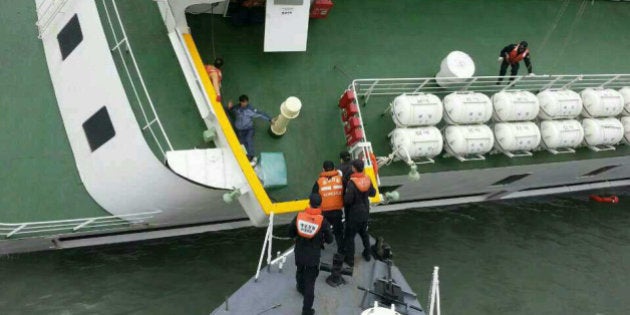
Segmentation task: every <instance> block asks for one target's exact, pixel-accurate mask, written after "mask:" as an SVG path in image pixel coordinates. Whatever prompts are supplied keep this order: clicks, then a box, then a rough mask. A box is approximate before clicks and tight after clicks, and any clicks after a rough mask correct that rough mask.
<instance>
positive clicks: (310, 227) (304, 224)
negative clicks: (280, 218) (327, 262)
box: [288, 194, 333, 315]
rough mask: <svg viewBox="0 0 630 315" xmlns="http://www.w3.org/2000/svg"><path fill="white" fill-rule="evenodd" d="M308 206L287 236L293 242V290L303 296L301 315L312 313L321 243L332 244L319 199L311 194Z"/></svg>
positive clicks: (331, 237) (292, 222)
mask: <svg viewBox="0 0 630 315" xmlns="http://www.w3.org/2000/svg"><path fill="white" fill-rule="evenodd" d="M309 203H310V205H309V207H308V208H306V209H305V210H304V211H302V212H300V213H298V215H297V216H296V217H295V218H294V219H293V221H291V223H289V232H288V234H289V237H292V238H294V239H295V265H296V266H297V270H296V272H295V280H296V282H297V285H296V288H297V290H298V292H300V294H302V295H303V296H304V300H303V302H302V315H312V314H315V310H314V309H313V302H314V300H315V280H317V275H319V259H320V257H321V250H322V244H324V242H326V243H327V244H330V243H332V241H333V235H332V232H331V231H330V224H329V223H328V221H326V219H324V217H323V216H322V209H321V208H320V205H321V203H322V198H321V197H320V196H319V195H318V194H311V196H310V202H309Z"/></svg>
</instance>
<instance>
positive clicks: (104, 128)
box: [83, 106, 116, 152]
mask: <svg viewBox="0 0 630 315" xmlns="http://www.w3.org/2000/svg"><path fill="white" fill-rule="evenodd" d="M83 131H84V132H85V136H86V137H87V140H88V143H89V144H90V149H92V152H94V151H96V149H98V148H100V147H101V146H102V145H103V144H105V143H106V142H107V141H109V140H110V139H111V138H113V137H114V136H115V135H116V131H115V130H114V125H112V120H111V119H110V118H109V113H108V112H107V108H106V107H105V106H103V107H102V108H101V109H99V110H98V112H96V114H94V115H92V117H90V118H89V119H88V120H86V121H85V122H84V123H83Z"/></svg>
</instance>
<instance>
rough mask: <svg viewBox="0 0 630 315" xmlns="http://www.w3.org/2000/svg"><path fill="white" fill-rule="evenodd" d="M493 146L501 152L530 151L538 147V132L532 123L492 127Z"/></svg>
mask: <svg viewBox="0 0 630 315" xmlns="http://www.w3.org/2000/svg"><path fill="white" fill-rule="evenodd" d="M494 139H495V140H494V145H495V147H496V148H497V149H499V150H502V151H508V152H512V151H531V150H533V149H535V148H537V147H538V146H539V145H540V130H539V129H538V126H536V124H535V123H533V122H517V123H498V124H495V125H494Z"/></svg>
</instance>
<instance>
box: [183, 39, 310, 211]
mask: <svg viewBox="0 0 630 315" xmlns="http://www.w3.org/2000/svg"><path fill="white" fill-rule="evenodd" d="M182 35H183V37H184V41H185V42H186V46H188V51H189V53H190V55H191V57H192V59H193V62H194V64H195V68H196V70H197V72H198V74H199V77H200V78H201V84H202V85H203V87H204V90H205V92H206V93H207V94H208V98H209V99H210V102H211V104H212V108H213V109H214V113H215V114H216V117H217V121H218V122H219V125H220V126H221V129H222V130H223V133H224V134H225V138H226V139H227V142H228V144H229V146H230V149H231V150H232V153H233V154H234V156H235V157H236V161H237V162H238V165H239V166H240V168H241V170H242V171H243V174H245V178H246V179H247V182H248V183H249V185H250V186H251V188H252V191H253V192H254V196H256V199H257V200H258V202H259V203H260V206H261V208H262V209H263V211H264V212H265V213H266V214H267V215H269V214H270V213H271V212H274V213H277V214H279V213H288V212H296V211H301V210H303V209H304V208H306V206H307V205H308V201H307V200H306V199H304V200H296V201H288V202H279V203H272V202H271V199H270V198H269V195H268V194H267V192H266V191H265V189H264V188H263V186H262V183H261V182H260V179H258V176H256V173H255V172H254V169H253V168H252V166H251V165H250V164H249V160H248V159H247V156H246V155H245V152H243V149H242V147H241V143H240V142H239V141H238V138H237V137H236V133H235V132H234V129H232V125H231V124H230V120H229V119H228V117H227V114H226V113H225V110H224V109H223V105H222V104H221V103H219V102H217V101H216V94H215V91H214V88H213V87H212V83H211V82H210V77H208V74H207V73H206V71H205V67H204V64H203V62H202V61H201V57H200V56H199V51H198V50H197V46H196V45H195V41H194V40H193V38H192V36H191V35H190V34H186V33H184V34H182Z"/></svg>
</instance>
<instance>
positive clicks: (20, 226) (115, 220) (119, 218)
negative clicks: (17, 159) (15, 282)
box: [0, 210, 162, 239]
mask: <svg viewBox="0 0 630 315" xmlns="http://www.w3.org/2000/svg"><path fill="white" fill-rule="evenodd" d="M161 212H162V211H160V210H155V211H149V212H140V213H132V214H122V215H110V216H103V217H92V218H81V219H69V220H54V221H39V222H22V223H0V237H4V238H6V239H8V238H11V237H14V236H18V235H33V236H36V235H41V234H52V233H61V232H71V233H74V232H79V231H85V230H95V229H96V230H106V229H113V228H117V227H121V226H127V225H136V224H143V223H147V220H148V219H151V218H153V217H154V215H155V214H158V213H161Z"/></svg>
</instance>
